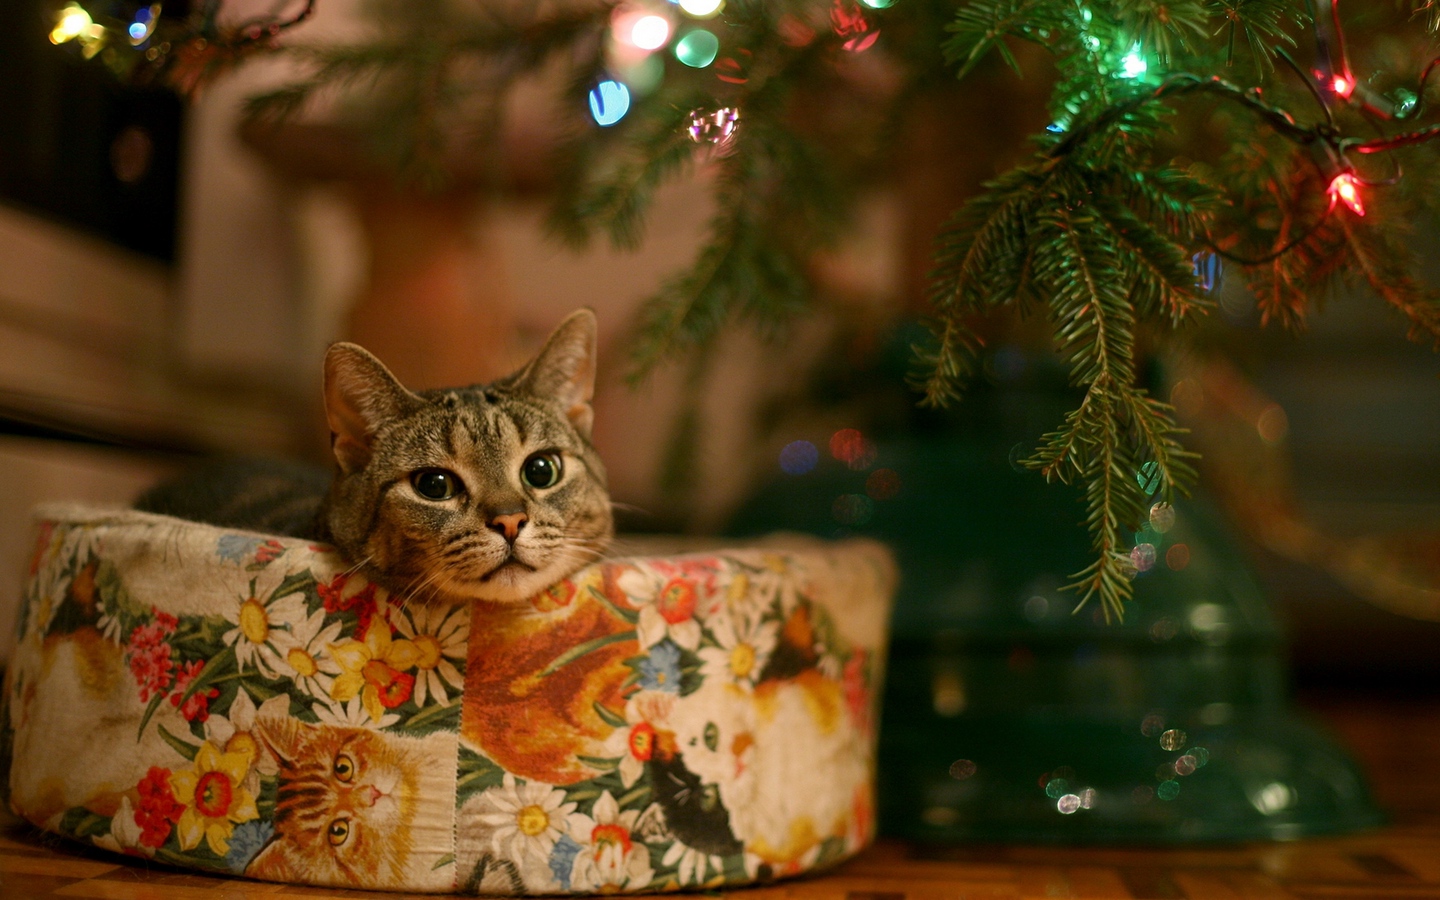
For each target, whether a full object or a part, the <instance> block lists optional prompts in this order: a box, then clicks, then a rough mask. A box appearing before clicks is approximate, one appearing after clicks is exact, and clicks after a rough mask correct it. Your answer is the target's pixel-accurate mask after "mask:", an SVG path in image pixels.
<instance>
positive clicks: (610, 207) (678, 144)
mask: <svg viewBox="0 0 1440 900" xmlns="http://www.w3.org/2000/svg"><path fill="white" fill-rule="evenodd" d="M698 103H699V102H698V101H694V102H691V103H689V104H686V103H675V104H669V105H666V106H662V107H659V109H658V110H657V112H656V114H654V115H651V116H649V117H647V118H645V119H644V120H643V121H642V122H640V123H635V124H634V125H632V127H631V129H630V132H629V135H628V137H629V147H628V148H627V151H628V152H627V154H626V156H625V157H624V158H622V159H621V160H619V161H615V162H612V163H611V164H610V166H609V170H608V171H607V170H603V169H602V170H601V171H600V172H598V173H597V172H596V171H595V169H596V168H597V166H596V165H595V163H596V160H595V158H594V157H595V154H594V153H592V152H587V148H588V141H587V140H586V139H585V138H584V137H577V138H576V140H575V141H574V142H573V145H572V147H571V148H569V151H568V152H562V154H560V155H561V156H562V157H569V158H570V160H571V162H570V165H569V166H568V176H569V177H567V178H562V181H561V185H560V187H559V189H558V190H557V191H556V196H555V202H554V203H553V204H552V206H551V211H550V215H549V218H548V220H547V225H548V227H549V230H550V232H551V233H552V234H554V235H556V236H558V237H560V238H562V239H563V240H564V241H565V242H566V243H568V244H570V245H571V246H572V247H577V248H578V247H584V246H585V245H586V244H587V243H588V242H589V240H590V237H591V235H592V233H593V231H594V230H595V228H597V227H600V228H604V229H605V231H606V232H607V234H608V235H609V238H610V241H611V243H612V244H614V245H615V246H616V247H619V248H621V249H625V250H633V249H635V248H636V247H638V246H639V245H640V243H641V241H642V240H644V237H645V220H646V216H647V215H648V213H649V211H650V204H651V203H652V202H653V200H654V198H655V193H656V191H658V190H659V189H660V187H661V186H663V185H664V184H665V183H666V182H667V181H669V180H670V179H672V178H675V177H676V176H678V175H680V174H681V173H683V172H684V171H686V170H687V169H688V167H689V166H690V165H691V163H692V162H693V161H694V159H695V156H696V154H697V153H701V152H703V149H702V148H701V147H700V146H697V145H696V143H695V142H694V141H692V140H690V138H689V136H688V135H687V134H686V132H685V127H686V125H688V123H689V118H690V113H689V111H688V110H690V109H693V108H695V106H697V105H698Z"/></svg>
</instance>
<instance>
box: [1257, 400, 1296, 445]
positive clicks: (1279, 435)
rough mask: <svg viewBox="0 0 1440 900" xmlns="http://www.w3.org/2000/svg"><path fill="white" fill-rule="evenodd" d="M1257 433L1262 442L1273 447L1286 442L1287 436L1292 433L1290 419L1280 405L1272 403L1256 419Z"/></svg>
mask: <svg viewBox="0 0 1440 900" xmlns="http://www.w3.org/2000/svg"><path fill="white" fill-rule="evenodd" d="M1255 431H1256V433H1257V434H1259V435H1260V440H1262V441H1264V442H1265V443H1267V444H1269V445H1271V446H1272V447H1273V446H1274V445H1276V444H1278V443H1280V442H1281V441H1283V440H1285V436H1286V435H1288V434H1289V433H1290V419H1289V417H1287V416H1286V415H1285V410H1284V409H1282V408H1281V406H1280V404H1278V403H1272V404H1270V405H1269V406H1267V407H1265V409H1263V410H1262V411H1261V412H1260V415H1259V417H1258V418H1256V419H1255Z"/></svg>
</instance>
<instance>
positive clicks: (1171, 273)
mask: <svg viewBox="0 0 1440 900" xmlns="http://www.w3.org/2000/svg"><path fill="white" fill-rule="evenodd" d="M1092 201H1093V203H1094V206H1095V209H1096V210H1097V211H1098V212H1099V213H1100V215H1101V217H1102V218H1103V219H1104V221H1105V224H1106V225H1107V226H1108V227H1109V229H1110V233H1111V235H1112V236H1113V238H1114V241H1115V243H1116V245H1117V247H1118V248H1119V250H1120V251H1121V270H1122V271H1123V272H1124V273H1125V280H1126V283H1128V284H1129V285H1131V288H1130V302H1131V303H1132V304H1133V305H1134V306H1135V309H1136V311H1137V312H1139V313H1140V314H1141V315H1157V316H1164V317H1165V318H1167V319H1168V320H1169V323H1170V326H1171V327H1172V328H1174V327H1179V326H1180V325H1183V324H1185V323H1186V322H1188V321H1190V320H1192V319H1193V318H1194V317H1196V316H1197V315H1200V314H1203V313H1204V312H1206V311H1208V310H1209V309H1210V308H1212V307H1213V305H1214V304H1212V303H1211V302H1210V301H1209V300H1207V299H1205V298H1203V297H1201V296H1200V295H1199V293H1198V292H1197V291H1196V289H1195V265H1194V263H1193V262H1192V261H1191V259H1190V254H1189V253H1188V252H1187V250H1186V247H1185V246H1184V245H1183V244H1180V243H1179V242H1177V241H1176V240H1175V239H1174V238H1172V237H1170V236H1168V235H1166V234H1163V233H1162V232H1161V231H1159V230H1158V229H1157V228H1155V227H1154V226H1152V225H1151V224H1150V223H1148V222H1145V221H1144V220H1142V219H1141V218H1140V217H1139V216H1137V215H1136V214H1135V213H1134V212H1132V211H1131V210H1130V209H1129V208H1127V207H1126V206H1125V205H1124V204H1123V203H1121V202H1120V201H1119V200H1118V199H1117V198H1116V197H1114V196H1113V195H1111V194H1106V193H1097V194H1095V195H1094V196H1093V197H1092ZM1191 240H1192V241H1193V238H1191Z"/></svg>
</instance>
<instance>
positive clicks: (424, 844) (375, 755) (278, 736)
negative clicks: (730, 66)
mask: <svg viewBox="0 0 1440 900" xmlns="http://www.w3.org/2000/svg"><path fill="white" fill-rule="evenodd" d="M255 738H256V740H257V742H258V743H259V744H260V746H261V747H262V748H264V751H265V752H266V753H267V754H269V756H270V757H272V758H273V760H274V763H275V765H276V766H277V768H278V772H277V778H278V786H277V789H276V795H275V812H274V818H273V819H272V820H271V824H272V826H273V828H274V834H273V836H272V837H271V839H270V841H269V843H267V844H266V845H265V846H264V847H263V848H262V849H261V850H260V852H259V853H258V854H256V856H255V858H254V859H252V860H251V861H250V863H249V865H248V866H246V868H245V874H246V875H247V876H249V877H251V878H262V879H265V880H268V881H303V882H307V883H311V884H327V885H336V886H365V887H370V888H392V889H393V888H401V887H406V888H413V887H414V886H415V884H416V883H417V881H427V880H429V881H434V882H435V886H436V887H437V888H443V887H448V879H449V878H450V877H452V876H451V875H450V874H449V873H446V872H438V873H437V869H438V868H443V866H438V867H437V863H440V862H442V860H443V854H445V853H447V852H448V851H449V850H450V848H451V846H452V842H453V827H454V826H453V823H452V820H451V814H450V811H451V809H452V808H453V806H454V789H453V782H454V780H453V770H452V769H450V768H449V765H450V764H451V762H452V761H453V759H454V754H455V749H454V743H453V740H454V739H453V737H452V736H449V735H447V734H445V733H443V732H442V733H435V734H431V735H429V736H426V737H423V738H414V737H401V736H398V735H390V734H382V733H379V732H375V731H371V730H369V729H366V728H341V727H319V726H314V725H307V724H305V723H303V722H300V721H298V720H296V719H293V718H289V717H274V718H261V719H258V720H257V721H256V728H255Z"/></svg>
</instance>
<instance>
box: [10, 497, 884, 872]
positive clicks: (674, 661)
mask: <svg viewBox="0 0 1440 900" xmlns="http://www.w3.org/2000/svg"><path fill="white" fill-rule="evenodd" d="M39 518H40V521H39V535H38V541H37V544H36V548H35V553H34V557H33V560H32V562H31V564H30V573H29V576H30V577H29V581H28V584H27V587H26V591H25V595H24V598H23V602H22V608H21V610H20V616H19V637H18V644H17V646H16V648H15V651H14V653H13V655H12V659H11V665H10V667H9V671H8V673H7V676H6V684H5V691H4V696H3V702H4V703H5V704H6V705H7V707H8V708H7V709H6V710H4V711H3V713H0V767H3V766H4V765H5V764H7V763H8V768H9V775H8V780H7V781H6V787H7V788H8V791H7V793H8V802H9V804H10V806H11V808H13V809H14V810H15V812H17V813H18V814H19V815H21V816H23V817H24V818H26V819H28V820H29V821H31V822H33V823H35V824H36V825H38V826H40V827H41V828H44V829H46V830H48V831H51V832H54V833H56V834H60V835H64V836H65V837H68V838H72V839H75V840H79V841H84V842H87V843H90V844H93V845H95V846H98V847H103V848H107V849H109V850H112V851H117V852H121V853H127V854H131V855H134V856H139V857H144V858H147V859H152V860H155V861H157V862H162V863H166V864H169V865H174V866H184V867H188V868H192V869H198V870H203V871H208V872H215V873H222V874H225V875H232V876H233V875H243V876H248V877H253V878H260V879H268V880H272V881H285V882H299V883H308V884H315V885H327V886H334V887H345V888H379V889H389V890H404V891H432V892H445V891H458V892H463V893H477V892H478V893H501V894H504V893H515V894H520V893H592V892H594V893H598V892H612V891H616V890H620V891H642V890H651V891H653V890H679V889H695V888H699V887H704V888H712V887H718V886H723V885H736V884H744V883H750V882H755V881H762V880H765V879H768V878H772V877H778V876H784V875H791V874H796V873H801V872H805V871H809V870H813V869H815V868H818V867H822V866H826V865H829V864H831V863H834V862H836V861H838V860H841V859H843V858H845V857H847V856H849V855H851V854H853V853H855V852H856V851H858V850H859V849H860V848H861V847H863V846H864V845H865V844H866V843H867V842H868V841H869V840H870V839H871V836H872V834H873V829H874V802H873V796H872V791H873V780H874V773H875V763H874V744H875V727H876V702H877V701H876V698H877V689H878V686H879V682H880V678H881V672H882V668H883V662H884V648H885V636H886V635H885V631H886V618H887V613H888V607H889V602H890V597H891V593H892V591H893V588H894V583H895V571H894V567H893V563H892V562H891V560H890V557H889V554H888V553H887V552H886V551H885V550H884V548H883V547H881V546H880V545H878V544H875V543H873V542H869V541H860V540H847V541H840V542H834V543H825V542H820V541H814V540H810V539H799V538H796V539H791V540H788V541H782V540H772V541H767V542H764V543H762V544H760V545H757V546H751V547H747V548H743V549H725V550H712V551H701V552H689V553H683V554H675V555H631V556H626V557H617V558H613V559H606V560H602V561H600V562H597V563H595V564H593V565H590V566H589V567H587V568H585V569H582V570H581V571H579V572H577V573H576V574H575V575H574V576H572V577H571V578H569V579H567V580H565V581H562V582H560V583H559V584H556V585H554V586H552V587H551V588H549V589H548V590H546V591H545V592H543V593H541V594H539V595H537V596H535V597H533V598H531V600H530V601H529V602H528V603H526V604H519V605H511V606H499V605H489V604H484V603H475V604H471V605H470V606H444V607H438V606H425V605H418V604H408V605H407V604H404V603H402V602H400V601H399V599H398V598H396V597H392V596H389V595H388V594H387V593H386V592H385V591H384V590H383V589H381V588H379V587H377V586H376V585H374V584H369V583H367V582H366V581H365V580H364V579H363V578H361V577H359V576H357V575H354V574H352V573H351V571H350V570H349V568H348V566H347V564H346V563H345V562H344V561H343V560H342V559H341V558H340V557H338V556H337V555H336V554H335V553H334V551H333V550H331V549H330V548H329V547H325V546H318V545H314V544H311V543H309V542H306V541H300V540H293V539H289V538H279V537H272V536H267V535H262V534H253V533H242V532H236V531H230V530H224V529H218V528H212V527H210V526H206V525H198V524H195V523H189V522H182V521H180V520H177V519H170V518H166V517H162V516H155V515H149V514H146V513H139V512H134V511H128V510H125V511H105V510H86V509H79V508H70V507H65V508H60V507H53V508H44V509H42V510H41V511H40V514H39ZM621 551H622V552H628V551H625V550H624V545H623V544H622V545H621Z"/></svg>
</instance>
